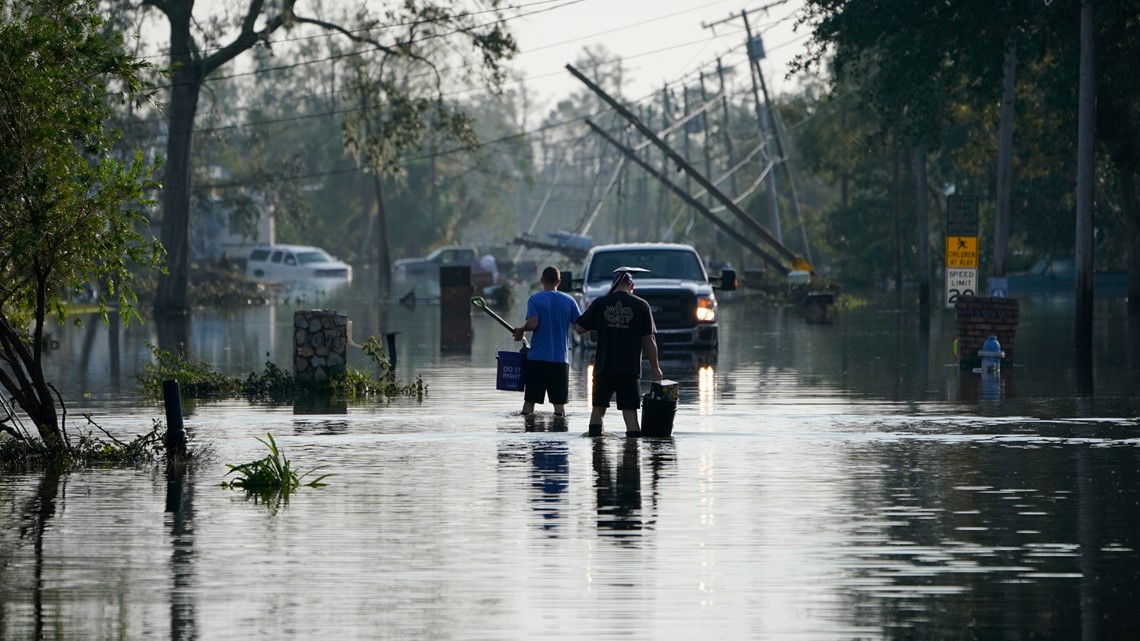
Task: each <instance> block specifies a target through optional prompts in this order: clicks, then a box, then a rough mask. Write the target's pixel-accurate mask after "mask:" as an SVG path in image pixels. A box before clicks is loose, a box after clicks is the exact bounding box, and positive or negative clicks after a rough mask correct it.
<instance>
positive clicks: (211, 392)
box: [138, 336, 427, 403]
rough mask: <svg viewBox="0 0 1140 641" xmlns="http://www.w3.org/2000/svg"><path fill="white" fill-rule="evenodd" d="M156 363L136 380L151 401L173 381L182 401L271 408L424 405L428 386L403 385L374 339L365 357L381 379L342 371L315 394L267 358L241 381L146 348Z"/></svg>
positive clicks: (144, 368)
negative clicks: (307, 403)
mask: <svg viewBox="0 0 1140 641" xmlns="http://www.w3.org/2000/svg"><path fill="white" fill-rule="evenodd" d="M147 347H149V348H150V351H151V354H153V355H154V362H152V363H144V364H143V366H142V371H141V372H140V373H139V375H138V383H139V389H140V391H141V392H142V395H143V396H144V397H146V398H150V399H160V398H162V382H163V381H165V380H168V379H173V380H177V381H178V383H179V387H180V391H181V393H182V396H183V397H184V398H236V397H240V396H244V397H246V398H248V399H251V400H261V401H269V402H277V403H280V402H290V401H292V400H294V399H296V398H299V397H304V396H307V395H309V394H329V395H330V396H332V397H334V398H347V399H354V398H362V397H368V396H387V397H395V396H409V397H412V396H414V397H416V398H418V399H421V400H422V399H423V395H424V393H425V392H426V391H427V385H426V384H425V383H424V382H423V380H422V379H421V378H420V377H418V376H417V377H416V380H415V382H414V383H408V384H403V383H401V382H400V381H398V380H397V379H396V375H395V373H394V372H393V371H392V362H391V361H390V360H388V358H387V356H385V354H384V348H383V346H382V345H381V344H380V341H378V340H377V339H376V337H375V336H370V337H369V338H368V341H367V342H366V343H365V344H364V346H363V351H364V354H365V355H366V356H368V357H369V358H370V359H372V362H373V363H374V364H375V365H376V367H377V369H378V371H379V375H372V374H368V373H365V372H361V371H357V370H355V369H353V368H351V367H346V368H345V372H344V375H343V376H337V377H334V378H332V379H331V380H330V381H328V383H327V385H321V386H318V387H316V388H314V387H312V386H310V385H306V384H303V383H302V382H299V381H298V380H297V379H296V378H295V377H294V376H293V375H292V374H290V373H288V372H286V371H285V370H283V369H281V368H280V367H278V366H277V365H276V364H275V363H273V362H271V361H270V360H269V355H268V354H266V359H265V368H264V369H263V370H262V371H261V372H250V373H249V375H248V376H247V377H246V378H245V379H244V380H243V379H241V378H238V377H236V376H227V375H226V374H223V373H221V372H220V371H218V370H217V369H216V368H215V367H213V366H212V365H210V364H208V363H205V362H203V361H201V360H198V359H195V358H193V357H192V356H190V355H189V354H187V353H186V352H185V351H183V352H180V353H177V354H172V353H170V352H167V351H165V350H162V349H159V348H158V347H156V346H154V345H151V344H149V343H148V344H147Z"/></svg>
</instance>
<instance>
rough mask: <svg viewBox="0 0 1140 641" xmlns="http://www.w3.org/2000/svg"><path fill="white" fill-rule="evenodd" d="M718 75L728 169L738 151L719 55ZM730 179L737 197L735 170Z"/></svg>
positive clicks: (722, 129)
mask: <svg viewBox="0 0 1140 641" xmlns="http://www.w3.org/2000/svg"><path fill="white" fill-rule="evenodd" d="M716 76H717V80H719V81H720V107H721V111H722V115H723V122H722V123H721V136H722V137H723V138H724V152H725V154H727V158H725V160H724V166H725V168H726V169H727V168H728V167H731V166H732V163H733V159H734V158H736V153H735V151H734V150H733V148H732V121H731V119H730V118H729V109H728V93H727V92H726V91H725V89H724V65H723V64H721V61H720V56H717V59H716ZM728 180H729V183H728V185H729V192H730V193H731V194H732V197H733V198H736V197H737V196H738V195H739V194H740V191H739V189H738V188H737V185H736V172H735V171H734V172H732V173H731V174H729V176H728ZM737 224H738V225H740V227H739V229H741V230H743V229H744V226H743V225H742V224H741V223H737ZM740 266H741V267H744V253H743V252H741V254H740Z"/></svg>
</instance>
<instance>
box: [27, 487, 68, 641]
mask: <svg viewBox="0 0 1140 641" xmlns="http://www.w3.org/2000/svg"><path fill="white" fill-rule="evenodd" d="M60 485H61V474H60V471H59V470H58V469H57V468H55V467H52V468H51V469H48V470H47V471H46V472H44V475H43V476H42V477H41V478H40V482H39V486H38V488H37V491H36V493H35V495H33V496H32V497H31V498H30V499H28V501H27V503H26V504H25V505H24V509H23V525H22V526H21V528H20V538H21V539H31V541H32V559H33V569H32V620H33V631H34V636H33V638H34V639H35V640H36V641H40V640H41V639H43V638H45V637H44V631H45V629H46V623H47V622H46V621H45V615H46V614H48V612H47V610H46V608H45V604H44V595H45V592H46V591H47V590H48V586H47V583H48V581H49V577H48V576H47V574H46V572H45V566H46V564H47V563H48V561H50V559H47V558H45V554H44V539H45V534H46V533H47V532H48V530H49V523H50V522H51V520H52V518H53V517H54V516H55V513H56V499H57V496H58V495H59V488H60Z"/></svg>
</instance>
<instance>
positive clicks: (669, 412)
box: [641, 394, 677, 436]
mask: <svg viewBox="0 0 1140 641" xmlns="http://www.w3.org/2000/svg"><path fill="white" fill-rule="evenodd" d="M676 415H677V401H675V400H671V399H658V398H653V397H652V396H650V395H649V394H645V395H644V396H642V397H641V435H642V436H672V435H673V418H674V417H675V416H676Z"/></svg>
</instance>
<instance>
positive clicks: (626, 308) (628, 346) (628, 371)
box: [578, 291, 657, 376]
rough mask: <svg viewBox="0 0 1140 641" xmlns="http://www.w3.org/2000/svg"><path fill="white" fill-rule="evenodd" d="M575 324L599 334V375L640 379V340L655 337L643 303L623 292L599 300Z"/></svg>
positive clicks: (651, 321)
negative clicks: (600, 373)
mask: <svg viewBox="0 0 1140 641" xmlns="http://www.w3.org/2000/svg"><path fill="white" fill-rule="evenodd" d="M578 324H579V325H581V326H582V327H584V328H586V329H591V330H595V331H597V332H598V353H597V355H596V356H595V357H594V366H595V367H597V368H598V371H600V372H609V373H614V374H625V375H629V376H640V375H641V339H642V337H643V336H649V335H651V334H656V333H657V326H656V325H655V324H654V323H653V312H652V311H651V310H650V309H649V303H647V302H645V299H643V298H638V297H637V296H634V295H633V294H630V293H629V292H622V291H618V292H614V293H612V294H608V295H606V296H602V297H601V298H599V299H597V300H595V301H594V302H592V303H590V307H589V308H588V309H586V311H585V312H584V313H583V314H582V316H581V317H580V318H579V319H578Z"/></svg>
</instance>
